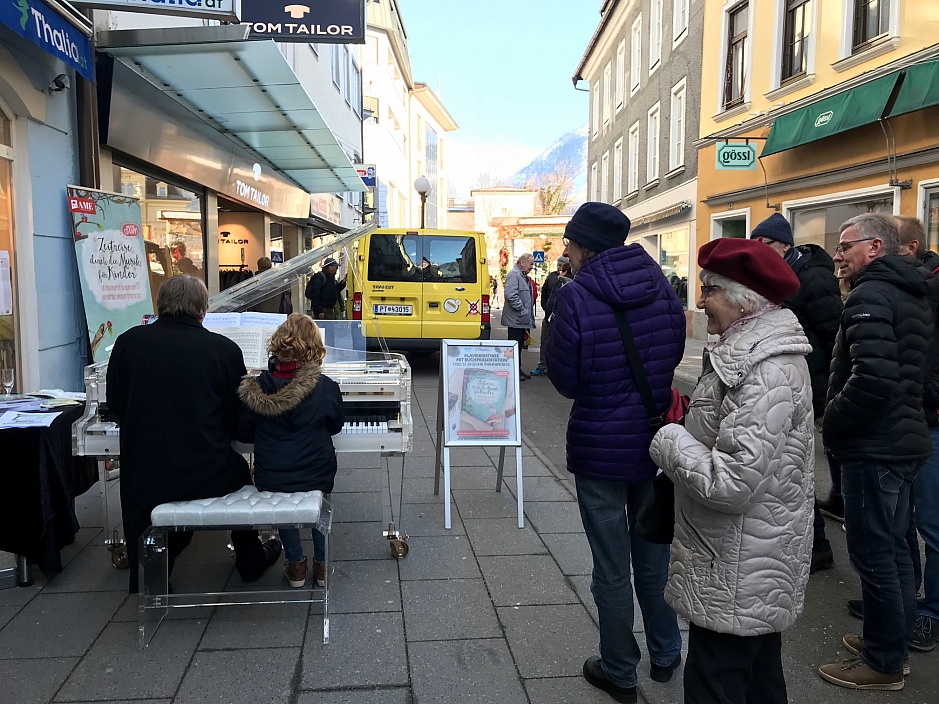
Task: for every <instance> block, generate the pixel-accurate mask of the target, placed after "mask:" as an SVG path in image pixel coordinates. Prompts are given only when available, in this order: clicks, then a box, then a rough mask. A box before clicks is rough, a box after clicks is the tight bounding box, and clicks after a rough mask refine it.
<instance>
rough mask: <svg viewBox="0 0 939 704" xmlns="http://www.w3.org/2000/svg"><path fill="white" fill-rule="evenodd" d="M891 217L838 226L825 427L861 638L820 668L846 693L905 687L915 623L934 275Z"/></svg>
mask: <svg viewBox="0 0 939 704" xmlns="http://www.w3.org/2000/svg"><path fill="white" fill-rule="evenodd" d="M899 249H900V242H899V235H898V233H897V226H896V221H895V220H894V219H893V217H892V216H889V215H879V214H865V215H858V216H856V217H854V218H851V219H850V220H848V221H847V222H845V223H844V225H842V226H841V236H840V242H839V244H838V247H837V248H836V250H835V258H834V261H835V266H836V267H837V268H838V271H839V272H840V274H841V275H842V277H843V278H844V279H845V280H846V281H848V282H849V284H850V286H851V292H850V293H849V294H848V298H847V300H846V301H845V308H844V314H843V315H842V318H841V326H840V329H839V330H838V336H837V338H836V340H835V350H834V358H833V360H832V365H831V378H830V380H829V387H828V400H827V405H826V407H825V418H824V422H823V427H822V433H823V437H824V440H825V444H826V446H828V448H829V449H830V450H831V451H832V453H834V455H835V456H836V457H837V458H838V459H839V460H840V461H841V470H842V489H843V495H844V513H845V528H846V531H847V546H848V557H849V558H850V559H851V564H852V566H853V567H854V569H855V571H856V572H857V573H858V576H859V577H860V580H861V594H862V600H863V604H864V626H863V628H864V630H863V637H858V636H856V635H850V634H849V635H846V636H845V637H844V639H843V643H844V645H845V647H847V648H848V650H850V651H852V652H855V653H858V654H859V656H860V657H859V658H857V659H854V660H848V661H845V662H843V663H842V662H836V663H831V664H828V665H823V666H822V667H821V668H819V674H820V675H821V676H822V678H824V679H825V680H828V681H829V682H832V683H834V684H837V685H839V686H842V687H847V688H851V689H856V688H864V689H882V690H898V689H902V688H903V669H904V661H905V660H906V659H907V657H908V640H909V638H910V636H911V635H912V632H913V628H914V626H915V622H916V615H917V608H916V591H915V589H914V586H913V563H912V560H911V556H910V551H909V549H908V547H907V544H906V538H905V536H906V533H907V529H908V527H909V525H910V490H911V485H912V482H913V480H914V478H915V477H916V473H917V471H918V470H919V468H920V467H921V465H922V464H923V462H924V461H925V460H926V459H927V458H928V457H929V456H930V454H931V451H932V447H931V444H930V439H929V428H928V427H927V425H926V417H925V414H924V412H923V384H924V379H925V373H926V368H927V362H928V355H929V352H930V349H931V346H932V344H933V336H934V334H935V324H934V317H933V311H932V307H931V305H930V301H929V300H928V295H929V282H928V280H927V278H926V277H927V276H929V273H928V272H927V271H926V270H925V269H922V270H920V269H917V268H916V267H914V266H911V265H910V263H909V262H908V261H907V260H906V258H904V257H903V256H900V255H899V254H898V252H899Z"/></svg>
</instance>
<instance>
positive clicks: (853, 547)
mask: <svg viewBox="0 0 939 704" xmlns="http://www.w3.org/2000/svg"><path fill="white" fill-rule="evenodd" d="M918 468H919V464H918V463H916V462H891V463H885V462H875V461H870V462H863V461H845V462H843V463H842V465H841V482H842V485H841V486H842V493H843V496H844V524H845V530H846V531H847V535H846V541H847V545H848V557H849V558H850V559H851V565H852V566H853V567H854V570H855V571H856V572H857V573H858V576H859V577H860V578H861V598H862V599H863V602H864V633H863V635H864V648H863V650H862V651H861V658H862V659H863V660H864V662H866V663H867V664H868V665H870V666H871V667H872V668H873V669H875V670H877V671H878V672H884V673H888V674H896V673H899V672H900V671H901V669H902V666H903V660H904V658H906V656H907V652H908V646H907V641H908V640H909V637H910V635H911V634H912V633H913V627H914V625H915V623H916V589H915V588H914V584H913V560H912V557H911V555H910V548H909V544H908V543H907V530H908V528H909V525H910V491H911V487H912V484H913V479H914V478H915V476H916V471H917V469H918Z"/></svg>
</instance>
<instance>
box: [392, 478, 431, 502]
mask: <svg viewBox="0 0 939 704" xmlns="http://www.w3.org/2000/svg"><path fill="white" fill-rule="evenodd" d="M400 495H401V491H400V490H399V488H398V487H394V488H393V489H392V490H391V498H392V500H393V501H394V502H397V501H398V496H400ZM404 501H405V503H409V504H435V503H437V502H438V501H443V477H442V476H441V478H440V494H437V495H435V494H434V478H433V477H411V478H409V479H408V480H407V481H406V482H405V484H404Z"/></svg>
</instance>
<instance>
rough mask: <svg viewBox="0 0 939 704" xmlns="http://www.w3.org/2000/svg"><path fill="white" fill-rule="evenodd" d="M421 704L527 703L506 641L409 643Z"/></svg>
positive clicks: (415, 683) (412, 679) (414, 680)
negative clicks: (463, 703) (461, 703)
mask: <svg viewBox="0 0 939 704" xmlns="http://www.w3.org/2000/svg"><path fill="white" fill-rule="evenodd" d="M408 659H409V661H410V662H411V686H412V687H413V689H414V700H415V702H418V703H420V704H424V703H425V702H426V703H427V704H432V703H436V702H446V704H460V702H466V703H467V704H483V703H485V704H528V697H526V696H525V691H524V688H523V687H522V683H521V680H520V679H519V677H518V672H517V670H516V669H515V663H514V661H513V660H512V654H511V653H510V652H509V649H508V646H507V645H506V642H505V640H503V639H501V638H499V639H490V640H459V641H447V642H440V641H431V642H422V643H408Z"/></svg>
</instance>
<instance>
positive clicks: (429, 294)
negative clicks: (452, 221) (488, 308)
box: [421, 230, 489, 340]
mask: <svg viewBox="0 0 939 704" xmlns="http://www.w3.org/2000/svg"><path fill="white" fill-rule="evenodd" d="M421 239H422V240H423V253H422V255H421V256H422V260H421V264H422V269H423V272H424V316H423V318H424V321H423V328H422V330H421V334H422V336H423V337H424V338H425V339H444V338H457V339H464V340H476V339H479V337H480V329H481V322H482V316H481V314H482V310H483V301H482V284H481V275H480V265H479V254H478V252H477V251H476V234H475V233H472V232H452V231H451V232H434V231H432V230H431V231H428V230H424V231H423V236H422V238H421ZM485 283H486V286H487V287H488V286H489V281H488V278H487V280H486V282H485Z"/></svg>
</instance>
